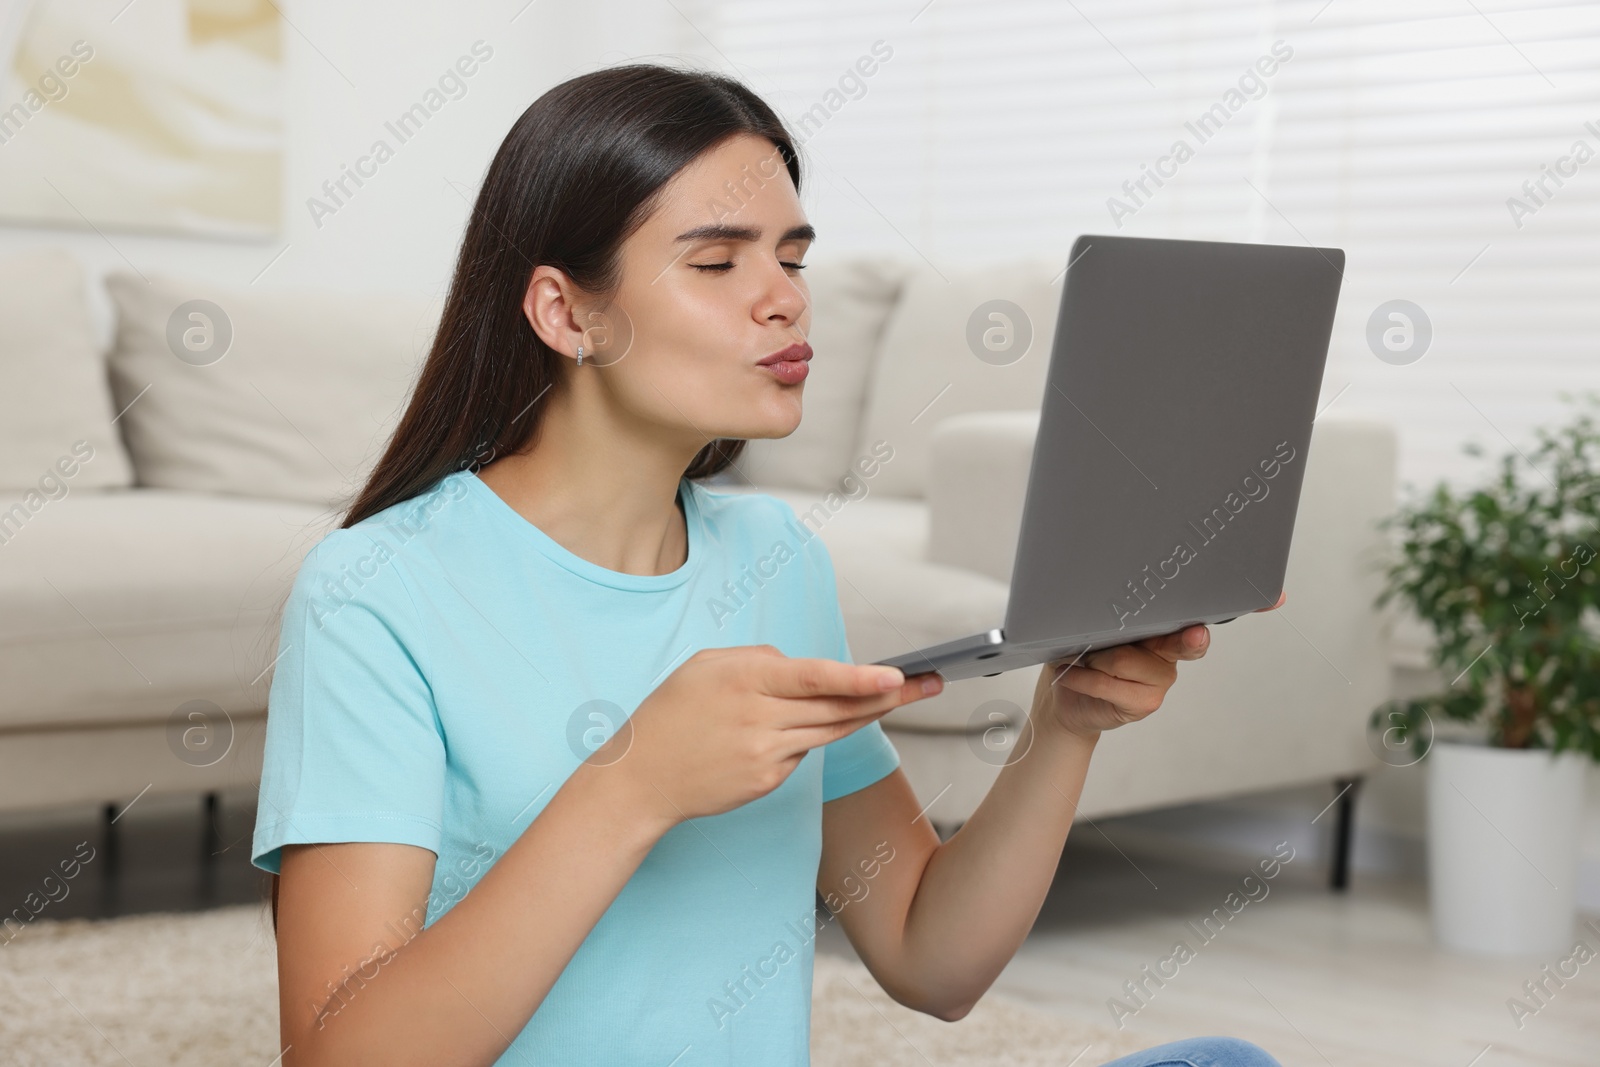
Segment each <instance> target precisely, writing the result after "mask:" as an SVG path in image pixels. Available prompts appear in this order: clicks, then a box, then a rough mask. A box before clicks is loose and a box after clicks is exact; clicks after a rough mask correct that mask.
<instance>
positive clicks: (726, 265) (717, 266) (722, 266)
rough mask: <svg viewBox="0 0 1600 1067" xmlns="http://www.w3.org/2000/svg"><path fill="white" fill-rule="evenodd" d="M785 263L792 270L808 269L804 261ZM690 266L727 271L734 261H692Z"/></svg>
mask: <svg viewBox="0 0 1600 1067" xmlns="http://www.w3.org/2000/svg"><path fill="white" fill-rule="evenodd" d="M783 265H784V266H785V267H788V268H789V269H791V270H805V269H806V265H805V264H804V263H785V264H783ZM689 266H691V267H693V268H694V269H695V270H710V271H725V270H732V269H733V264H732V263H691V264H689Z"/></svg>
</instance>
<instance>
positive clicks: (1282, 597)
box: [1255, 589, 1289, 611]
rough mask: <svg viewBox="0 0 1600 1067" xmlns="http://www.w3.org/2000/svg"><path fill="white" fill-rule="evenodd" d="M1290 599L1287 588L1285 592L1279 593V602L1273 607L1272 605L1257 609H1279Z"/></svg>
mask: <svg viewBox="0 0 1600 1067" xmlns="http://www.w3.org/2000/svg"><path fill="white" fill-rule="evenodd" d="M1288 599H1289V591H1288V590H1287V589H1285V590H1284V591H1283V592H1281V593H1279V594H1278V602H1277V603H1276V604H1274V605H1272V607H1270V608H1256V609H1255V610H1257V611H1277V610H1278V609H1279V608H1281V607H1283V605H1284V602H1285V601H1286V600H1288Z"/></svg>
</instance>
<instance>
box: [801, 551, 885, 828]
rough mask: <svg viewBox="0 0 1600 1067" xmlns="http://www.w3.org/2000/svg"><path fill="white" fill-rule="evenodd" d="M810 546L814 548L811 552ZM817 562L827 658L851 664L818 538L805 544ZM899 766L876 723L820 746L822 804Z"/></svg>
mask: <svg viewBox="0 0 1600 1067" xmlns="http://www.w3.org/2000/svg"><path fill="white" fill-rule="evenodd" d="M813 546H814V548H813ZM807 547H808V550H813V551H815V553H816V554H817V556H818V558H819V559H820V560H821V569H822V572H823V574H824V576H825V580H824V581H823V582H822V583H821V584H822V585H824V586H825V587H826V595H825V597H824V601H825V605H824V610H823V615H824V617H825V618H826V619H827V620H828V626H829V628H830V629H831V631H832V636H831V642H832V646H831V647H832V652H831V653H830V655H831V656H832V657H833V658H834V659H836V660H839V661H840V662H843V663H854V662H855V659H854V658H853V657H852V656H851V655H850V644H849V641H848V640H846V637H845V626H844V612H843V611H842V610H841V609H840V607H839V590H838V585H837V579H836V578H835V576H834V571H833V560H832V558H831V557H830V556H829V555H828V550H827V547H826V546H824V545H823V543H822V538H821V537H820V536H818V537H813V538H812V539H811V540H810V542H808V545H807ZM898 766H900V753H899V752H897V751H896V750H895V747H894V745H893V744H892V743H891V742H890V741H889V738H888V735H887V734H885V733H884V731H883V727H882V725H880V723H879V722H871V723H868V724H867V725H866V726H863V727H861V728H860V729H859V730H856V731H855V732H853V733H849V734H846V735H845V736H843V737H841V738H839V740H837V741H834V742H831V743H829V744H826V745H823V746H822V801H823V803H827V802H828V801H830V800H837V799H839V798H840V797H842V796H848V795H849V794H851V793H854V792H856V791H858V790H861V789H865V788H866V787H867V786H869V785H871V784H872V783H873V782H876V781H878V780H879V779H881V778H884V777H886V776H888V775H889V774H890V773H891V772H892V771H893V770H894V769H895V768H896V767H898Z"/></svg>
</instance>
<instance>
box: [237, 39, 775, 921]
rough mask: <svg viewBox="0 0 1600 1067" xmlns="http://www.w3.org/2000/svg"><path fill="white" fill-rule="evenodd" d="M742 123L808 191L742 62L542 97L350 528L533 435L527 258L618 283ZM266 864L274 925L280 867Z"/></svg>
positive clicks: (539, 410)
mask: <svg viewBox="0 0 1600 1067" xmlns="http://www.w3.org/2000/svg"><path fill="white" fill-rule="evenodd" d="M737 134H754V135H756V136H759V137H764V138H766V139H767V140H769V141H771V142H772V144H773V145H774V146H775V147H776V148H777V149H778V151H779V154H780V156H781V158H782V159H783V162H784V164H785V166H786V167H787V168H788V171H789V178H790V180H791V181H793V182H794V187H795V191H796V192H799V190H800V159H799V156H798V154H797V153H796V151H795V148H794V144H793V141H792V139H791V138H790V136H789V132H788V130H787V129H786V128H785V127H784V125H783V121H782V120H781V119H780V118H779V117H778V116H777V115H776V114H775V113H774V112H773V110H772V109H771V108H770V107H768V106H767V105H766V103H765V102H763V101H762V100H761V98H760V97H758V96H756V94H755V93H753V92H752V91H751V90H750V89H749V88H748V87H746V86H745V85H743V84H742V83H740V82H738V81H736V80H734V79H732V78H728V77H725V76H723V75H720V74H715V73H710V72H705V71H694V70H681V69H674V68H671V67H665V66H658V65H655V64H648V63H636V64H629V65H626V66H617V67H609V68H607V69H604V70H598V71H594V72H592V73H589V74H584V75H580V76H579V77H576V78H572V79H570V80H568V81H564V82H562V83H561V84H560V85H557V86H555V87H554V88H553V89H551V90H549V91H548V92H546V93H545V94H544V95H543V96H541V97H539V99H537V100H535V101H534V102H533V103H532V104H531V105H530V106H529V107H528V109H527V110H526V111H524V112H523V113H522V116H521V117H520V118H519V119H517V122H516V124H515V125H514V126H512V127H511V131H510V132H509V133H507V134H506V138H505V140H504V141H503V142H501V144H500V149H499V151H497V152H496V153H495V156H494V160H493V161H492V162H491V163H490V164H489V169H488V172H487V173H486V174H485V176H484V180H483V186H482V188H481V189H480V190H479V191H478V198H477V201H476V202H475V203H474V204H473V207H472V218H471V219H470V220H469V221H468V223H467V229H466V234H465V235H464V236H463V238H462V241H461V252H460V255H459V256H458V258H457V260H456V268H455V273H454V276H453V277H452V278H451V280H450V291H449V294H448V296H446V298H445V302H444V307H443V309H442V312H441V314H440V318H439V327H438V331H437V333H436V334H435V335H434V339H433V346H432V348H431V349H430V350H429V352H428V357H427V359H426V361H425V362H424V363H423V365H422V370H421V372H420V373H419V374H418V376H417V381H416V384H415V386H414V387H413V388H412V391H411V398H410V401H409V402H408V404H407V406H406V410H405V413H404V414H403V415H402V416H401V418H400V421H399V423H398V424H397V425H396V427H395V431H394V434H393V435H392V436H391V437H390V438H389V441H388V444H387V446H386V447H385V448H384V451H383V455H382V457H381V458H380V459H379V460H378V462H377V465H376V466H375V467H374V468H373V471H372V473H371V475H370V476H369V477H368V478H367V481H366V484H365V486H364V487H363V488H362V489H361V491H360V492H359V493H358V494H357V495H356V497H355V501H354V503H353V504H351V506H350V508H349V511H348V512H347V513H346V514H345V517H344V519H343V521H342V522H341V523H340V526H341V528H343V527H349V526H353V525H355V524H356V523H358V522H360V521H361V520H362V519H365V518H368V517H369V516H372V515H375V514H377V513H378V512H380V511H383V510H384V509H385V508H388V507H391V506H392V505H395V504H398V503H401V502H402V501H405V500H409V499H411V498H412V497H414V496H417V495H419V494H421V493H424V492H426V491H427V490H429V489H431V488H432V487H433V486H434V485H435V484H437V483H438V481H439V480H440V479H441V478H443V477H444V476H446V475H448V474H450V473H452V472H454V471H456V470H460V469H466V468H472V469H477V467H478V466H481V465H482V464H483V463H484V462H485V457H498V456H504V455H510V454H513V453H516V452H520V451H522V450H523V449H524V448H526V447H528V446H529V445H530V443H531V442H533V441H534V440H535V435H536V434H537V432H538V429H539V424H540V422H541V421H542V418H543V415H544V411H545V409H546V408H547V407H548V406H549V399H548V392H553V391H554V390H555V389H557V388H559V387H560V385H561V381H562V379H561V377H560V370H561V368H560V364H559V360H561V359H562V358H564V357H563V356H562V355H560V354H559V353H557V352H556V351H555V350H554V349H552V348H550V347H549V346H548V345H546V344H545V343H544V342H543V341H542V340H540V338H539V335H538V334H536V333H535V332H534V331H533V328H532V327H531V326H530V325H529V324H528V321H527V319H526V318H525V317H524V316H523V313H522V302H523V296H524V295H525V293H526V292H527V288H528V282H529V278H530V275H532V273H533V269H534V268H535V267H537V266H540V265H542V264H549V265H550V266H552V267H556V268H557V269H559V270H561V271H562V272H564V273H565V274H566V275H567V276H568V277H569V278H570V279H571V280H572V282H573V283H574V284H575V285H576V286H577V287H578V288H579V289H581V290H583V291H584V292H585V293H587V294H590V295H591V296H593V297H595V298H596V299H597V300H598V301H600V302H604V301H605V300H607V299H608V298H610V297H612V296H614V295H615V293H616V292H617V289H618V287H619V286H620V284H621V280H622V279H621V250H622V245H623V242H624V241H626V240H627V238H628V237H629V236H631V235H632V234H633V233H634V232H635V231H636V230H637V229H638V228H639V227H640V226H641V225H642V224H643V223H644V222H645V220H646V219H648V218H649V217H650V215H651V213H652V211H653V210H654V209H655V208H656V206H657V205H658V202H659V198H660V195H661V193H662V190H663V189H664V187H665V186H666V185H667V183H668V182H669V181H670V180H671V179H672V178H673V176H675V175H676V174H677V173H678V172H679V171H681V170H682V169H683V168H684V167H685V166H687V165H688V164H689V163H691V162H693V161H694V160H695V159H696V158H698V157H699V156H700V155H701V154H702V153H704V152H707V151H709V150H710V149H712V148H715V147H716V146H718V145H720V144H721V143H722V142H723V141H725V140H727V139H728V138H729V137H732V136H735V135H737ZM743 449H744V441H743V440H742V439H734V438H718V439H716V440H714V441H709V442H707V444H706V446H705V447H704V448H702V449H701V450H700V452H699V453H698V454H696V456H695V457H694V460H693V461H692V462H691V463H690V464H689V467H688V469H687V470H685V471H684V476H685V477H688V478H694V479H699V478H709V477H711V476H712V475H714V474H717V473H719V472H721V471H723V470H725V469H726V468H727V467H728V466H729V465H730V464H732V463H733V462H734V461H735V460H736V459H737V458H738V456H739V454H740V452H742V451H743ZM268 877H269V878H270V879H271V898H272V927H273V931H274V932H276V931H277V927H278V876H277V875H269V876H268Z"/></svg>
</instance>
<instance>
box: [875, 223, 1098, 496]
mask: <svg viewBox="0 0 1600 1067" xmlns="http://www.w3.org/2000/svg"><path fill="white" fill-rule="evenodd" d="M1091 254H1092V253H1091ZM1063 266H1064V264H1061V263H1055V262H1052V261H1048V260H1030V261H1019V262H1012V263H1005V264H1000V265H996V266H991V267H982V268H975V269H972V270H968V271H964V272H962V273H959V274H950V275H949V276H948V277H949V280H948V281H946V280H945V279H944V278H942V277H940V276H939V275H938V274H936V273H935V272H934V271H933V270H931V269H929V268H926V267H922V268H919V269H917V270H916V271H914V272H913V273H912V274H911V276H910V277H909V278H908V280H907V281H906V284H905V288H904V291H903V292H902V293H901V295H900V301H899V303H897V304H896V305H895V308H894V313H893V314H892V315H891V316H890V318H889V324H888V326H887V327H886V328H885V330H884V336H883V344H882V345H881V346H880V347H881V350H880V351H879V353H878V358H877V360H876V362H875V364H874V366H873V371H872V377H871V380H870V382H869V385H868V390H867V409H866V413H865V416H864V418H863V420H862V426H861V432H860V434H859V435H858V436H857V438H856V449H857V451H858V452H859V451H862V450H863V449H864V448H865V447H866V446H868V445H870V444H871V443H872V442H874V441H879V440H882V441H887V442H888V443H889V445H890V446H891V447H893V449H894V453H895V459H894V462H893V463H890V464H886V465H885V468H884V472H883V475H882V477H881V478H879V479H878V484H877V486H876V488H877V491H878V492H880V493H886V494H890V495H896V496H908V497H920V496H922V495H923V494H924V492H925V491H926V488H927V472H928V455H929V437H930V435H931V433H932V431H933V427H934V425H935V424H937V423H938V422H939V421H940V420H942V419H945V418H948V417H949V416H951V415H955V414H959V413H962V412H972V411H1037V410H1039V407H1040V403H1041V401H1042V400H1043V399H1044V380H1045V371H1046V369H1048V367H1049V362H1050V342H1051V339H1052V338H1053V337H1054V335H1055V321H1056V314H1057V311H1058V310H1059V305H1060V302H1061V285H1062V282H1061V278H1062V277H1063V276H1064V274H1063V271H1062V267H1063ZM992 300H1008V301H1010V302H1011V303H1013V304H1015V305H1017V306H1018V307H1020V308H1021V309H1022V311H1023V314H1024V316H1025V318H1024V319H1023V320H1022V321H1020V322H1010V323H1007V322H1005V321H1002V320H1000V319H995V318H990V317H989V314H988V312H989V310H992V309H985V308H984V305H985V304H987V303H988V302H989V301H992ZM1008 325H1009V327H1010V328H1011V331H1012V332H1011V333H1010V334H1009V336H1007V335H1005V334H1003V333H1002V330H1004V329H1005V328H1006V327H1007V326H1008ZM1024 327H1026V328H1027V330H1028V332H1029V333H1031V339H1030V340H1029V341H1028V343H1027V347H1026V348H1025V349H1023V350H1022V353H1023V354H1022V355H1021V356H1014V355H1011V354H1009V353H1007V352H1005V351H1004V350H1003V349H1002V350H999V351H996V350H995V349H994V348H992V347H990V348H985V347H984V345H983V343H982V342H983V338H985V337H988V338H990V339H993V340H996V341H1000V342H1009V343H1010V344H1011V345H1012V346H1014V347H1013V352H1014V351H1015V347H1016V346H1020V344H1021V340H1022V329H1023V328H1024ZM969 333H970V334H971V335H973V336H974V337H975V338H976V339H977V340H978V344H977V350H978V351H984V352H985V353H986V354H987V353H991V352H992V353H993V354H992V355H989V356H988V358H986V359H980V358H979V357H978V355H976V354H975V347H974V344H973V343H972V342H970V341H969ZM1007 359H1013V360H1014V361H1013V362H1006V360H1007Z"/></svg>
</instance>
